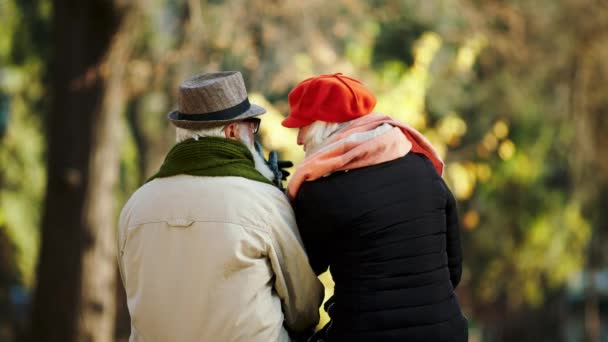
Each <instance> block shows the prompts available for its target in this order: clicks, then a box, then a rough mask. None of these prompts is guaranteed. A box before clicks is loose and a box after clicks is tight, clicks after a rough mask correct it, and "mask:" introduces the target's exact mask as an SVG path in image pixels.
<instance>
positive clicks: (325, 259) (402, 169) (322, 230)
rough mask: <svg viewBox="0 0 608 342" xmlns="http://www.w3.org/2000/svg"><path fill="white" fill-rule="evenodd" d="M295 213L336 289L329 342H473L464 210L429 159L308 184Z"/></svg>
mask: <svg viewBox="0 0 608 342" xmlns="http://www.w3.org/2000/svg"><path fill="white" fill-rule="evenodd" d="M295 211H296V217H297V220H298V226H299V229H300V231H301V234H302V237H303V239H304V244H305V246H306V249H307V252H308V254H309V258H310V261H311V264H312V266H313V268H314V269H315V271H316V272H318V273H320V272H323V271H324V270H325V269H326V268H327V266H328V265H329V266H330V269H331V273H332V276H333V278H334V281H335V283H336V287H335V296H334V297H333V298H332V300H331V303H333V304H332V306H331V309H330V310H329V311H330V316H331V318H332V327H331V329H330V330H329V336H330V340H369V341H405V340H407V341H466V340H467V338H466V335H467V328H466V320H465V319H464V317H463V316H462V314H461V311H460V306H459V304H458V301H457V299H456V297H455V295H454V291H453V288H454V287H455V286H456V285H457V284H458V282H459V280H460V274H461V262H462V258H461V248H460V239H459V235H458V219H457V214H456V208H455V202H454V198H453V196H452V194H451V192H450V191H449V189H448V188H447V186H446V185H445V183H444V182H443V180H442V179H441V177H440V176H439V175H438V174H437V173H436V171H435V169H434V168H433V166H432V165H431V163H430V161H429V160H428V159H426V157H424V156H422V155H419V154H416V153H409V154H407V155H406V156H405V157H402V158H399V159H397V160H394V161H390V162H386V163H382V164H378V165H374V166H370V167H365V168H361V169H355V170H351V171H344V172H336V173H333V174H331V175H329V176H328V177H324V178H321V179H318V180H316V181H313V182H308V183H305V184H304V185H303V186H302V188H301V189H300V191H299V193H298V196H297V198H296V200H295Z"/></svg>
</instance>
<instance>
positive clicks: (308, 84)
mask: <svg viewBox="0 0 608 342" xmlns="http://www.w3.org/2000/svg"><path fill="white" fill-rule="evenodd" d="M375 105H376V97H375V96H374V94H372V92H371V91H369V89H367V88H366V87H365V86H364V85H363V84H361V82H359V81H357V80H355V79H353V78H350V77H346V76H343V75H342V74H341V73H337V74H331V75H321V76H317V77H311V78H308V79H306V80H304V81H302V82H300V83H299V84H298V85H297V86H296V87H295V88H293V90H292V91H291V92H290V93H289V107H290V109H291V110H290V113H289V116H287V118H286V119H285V120H283V122H282V124H283V126H285V127H289V128H299V127H304V126H307V125H309V124H311V123H313V122H315V121H326V122H344V121H350V120H352V119H356V118H358V117H360V116H363V115H366V114H369V113H371V112H372V110H373V109H374V106H375Z"/></svg>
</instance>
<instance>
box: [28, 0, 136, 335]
mask: <svg viewBox="0 0 608 342" xmlns="http://www.w3.org/2000/svg"><path fill="white" fill-rule="evenodd" d="M122 3H123V2H121V1H119V0H114V1H102V0H95V1H60V0H56V1H54V2H53V11H54V16H53V29H54V32H53V37H52V39H53V47H54V49H55V50H54V51H53V64H52V69H51V76H52V81H51V87H50V89H49V90H50V94H51V95H52V106H51V110H50V115H49V123H48V139H49V142H48V181H47V192H46V198H45V207H44V212H43V218H42V247H41V252H40V261H39V264H38V281H37V287H36V291H35V297H34V308H33V313H32V329H31V331H32V336H31V338H32V340H33V341H62V342H71V341H113V340H114V338H113V336H114V316H115V294H114V291H115V283H116V272H115V267H116V259H115V236H114V234H115V222H114V221H115V210H114V209H115V208H114V194H113V190H114V186H115V184H116V182H117V177H118V167H119V152H118V151H119V146H120V145H119V140H120V136H119V134H120V129H119V128H120V114H121V111H122V106H123V104H124V96H125V91H124V89H123V88H122V84H124V82H121V81H122V78H123V74H124V72H125V69H126V65H125V64H126V61H127V58H128V53H129V52H128V51H129V46H130V45H129V44H127V42H126V41H125V40H128V35H130V33H128V32H129V28H128V27H125V26H124V25H125V23H126V22H127V21H126V20H125V19H126V16H125V15H124V14H125V13H126V9H125V8H122V7H121V6H120V4H122ZM123 32H125V33H124V34H123Z"/></svg>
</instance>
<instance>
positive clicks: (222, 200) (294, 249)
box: [118, 175, 323, 342]
mask: <svg viewBox="0 0 608 342" xmlns="http://www.w3.org/2000/svg"><path fill="white" fill-rule="evenodd" d="M118 250H119V257H118V259H119V266H120V271H121V275H122V280H123V284H124V287H125V290H126V294H127V304H128V307H129V313H130V315H131V338H130V341H145V342H164V341H172V342H173V341H180V342H188V341H247V342H255V341H260V342H269V341H289V337H288V336H287V332H286V330H285V328H284V327H283V323H285V325H286V326H287V327H288V328H290V329H293V330H295V331H299V330H303V329H306V328H310V327H312V326H314V325H315V324H316V323H317V321H318V319H319V316H318V307H319V305H320V303H321V301H322V296H323V288H322V285H321V283H320V282H319V281H318V279H317V277H316V276H315V274H314V273H313V271H312V269H311V268H310V265H309V263H308V258H307V256H306V253H305V251H304V249H303V247H302V241H301V238H300V235H299V233H298V230H297V227H296V223H295V219H294V214H293V211H292V209H291V207H290V205H289V202H288V201H287V199H286V197H285V196H284V194H283V193H281V192H280V191H279V190H278V189H276V188H275V187H273V186H271V185H268V184H263V183H260V182H256V181H252V180H249V179H245V178H241V177H194V176H188V175H180V176H174V177H169V178H158V179H155V180H153V181H151V182H149V183H147V184H145V185H144V186H142V187H141V188H140V189H139V190H137V191H136V192H135V194H133V196H132V197H131V198H130V199H129V201H128V202H127V204H126V205H125V207H124V208H123V210H122V213H121V215H120V222H119V229H118Z"/></svg>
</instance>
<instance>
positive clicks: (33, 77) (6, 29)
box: [0, 1, 50, 286]
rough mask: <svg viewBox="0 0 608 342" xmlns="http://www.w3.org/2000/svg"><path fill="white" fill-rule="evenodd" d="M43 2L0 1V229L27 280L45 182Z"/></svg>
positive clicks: (45, 15) (28, 282)
mask: <svg viewBox="0 0 608 342" xmlns="http://www.w3.org/2000/svg"><path fill="white" fill-rule="evenodd" d="M49 5H50V3H49V2H48V1H3V2H2V4H1V5H0V21H1V22H2V23H3V25H0V94H3V96H6V97H8V99H9V100H10V106H9V103H6V104H5V106H6V107H4V108H3V109H4V110H6V114H7V115H6V116H5V117H4V119H5V120H6V122H5V124H6V125H7V126H6V127H8V129H7V130H6V132H5V135H4V136H3V137H1V138H0V139H1V140H0V165H2V167H1V168H0V229H2V230H4V232H5V233H6V235H7V236H8V238H9V239H10V240H11V241H12V242H13V243H14V245H15V247H16V248H15V251H14V253H15V254H16V255H15V256H14V259H15V260H16V266H17V271H18V279H20V282H22V283H23V284H25V285H26V286H31V285H32V284H33V274H34V269H35V264H36V256H37V254H38V245H39V242H38V240H39V228H38V224H39V219H40V210H41V206H42V196H43V192H44V184H45V168H44V134H43V126H44V113H45V108H44V107H45V104H46V99H45V98H44V92H45V90H44V88H43V79H44V77H45V72H46V70H45V68H47V67H48V65H46V64H45V63H46V61H45V59H44V58H45V57H46V55H47V53H48V51H47V44H46V43H45V41H46V38H45V37H48V31H49V22H48V20H49V14H50V7H49Z"/></svg>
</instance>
